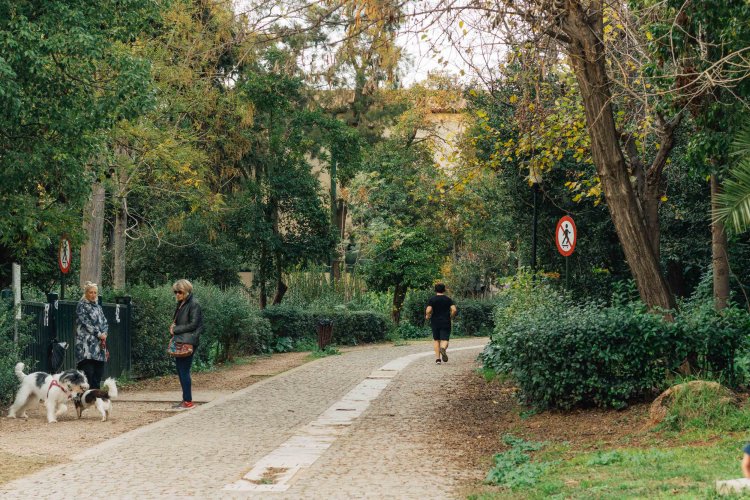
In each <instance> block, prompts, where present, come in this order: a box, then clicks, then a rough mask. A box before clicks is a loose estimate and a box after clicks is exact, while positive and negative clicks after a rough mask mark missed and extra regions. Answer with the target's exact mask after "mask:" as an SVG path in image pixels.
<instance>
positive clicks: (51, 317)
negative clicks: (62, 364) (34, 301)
mask: <svg viewBox="0 0 750 500" xmlns="http://www.w3.org/2000/svg"><path fill="white" fill-rule="evenodd" d="M57 299H58V295H57V294H56V293H55V292H49V293H48V294H47V304H46V305H45V306H44V330H43V331H44V334H43V335H42V338H44V339H45V340H46V342H45V343H43V344H42V345H41V346H40V347H41V348H42V352H43V353H45V354H47V356H46V358H45V359H44V360H41V359H40V360H39V363H43V364H44V366H46V367H47V370H49V371H50V373H51V372H52V371H53V370H54V368H55V367H53V366H50V359H49V348H50V342H51V341H52V339H57V307H58V303H57Z"/></svg>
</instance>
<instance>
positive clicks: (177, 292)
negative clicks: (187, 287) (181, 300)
mask: <svg viewBox="0 0 750 500" xmlns="http://www.w3.org/2000/svg"><path fill="white" fill-rule="evenodd" d="M184 293H185V292H183V291H182V290H175V291H174V294H175V295H182V294H184Z"/></svg>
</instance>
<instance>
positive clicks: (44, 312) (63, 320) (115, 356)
mask: <svg viewBox="0 0 750 500" xmlns="http://www.w3.org/2000/svg"><path fill="white" fill-rule="evenodd" d="M47 299H48V300H47V303H42V302H27V301H22V302H21V311H22V312H23V314H24V316H27V317H31V318H32V319H31V321H32V325H33V326H34V327H35V328H33V329H32V336H33V340H32V342H31V344H30V345H29V346H28V347H27V349H26V352H25V354H26V355H27V356H29V357H30V358H32V359H33V360H34V361H36V362H37V363H36V367H35V368H36V369H37V370H43V371H49V370H50V369H51V367H50V366H49V365H48V360H47V357H48V352H49V346H50V342H51V341H52V340H53V339H55V338H56V339H57V341H58V342H67V343H68V350H67V352H66V353H65V362H64V364H63V370H66V369H68V368H75V366H76V359H75V340H76V334H75V322H76V306H77V305H78V302H74V301H70V300H57V294H49V296H48V297H47ZM101 306H102V309H103V310H104V316H105V317H106V318H107V323H108V324H109V332H108V335H107V348H108V349H109V355H110V356H109V361H108V362H107V363H106V364H105V365H104V375H103V376H104V377H119V376H121V375H123V374H125V373H129V372H130V370H131V364H132V362H131V355H130V353H131V338H132V307H133V306H132V304H131V301H130V297H117V299H116V300H115V303H114V304H109V303H104V304H102V305H101Z"/></svg>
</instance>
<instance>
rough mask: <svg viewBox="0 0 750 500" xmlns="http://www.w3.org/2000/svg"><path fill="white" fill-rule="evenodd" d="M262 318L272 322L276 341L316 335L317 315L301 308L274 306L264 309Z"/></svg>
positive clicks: (282, 305)
mask: <svg viewBox="0 0 750 500" xmlns="http://www.w3.org/2000/svg"><path fill="white" fill-rule="evenodd" d="M261 316H263V317H264V318H266V319H267V320H268V321H269V322H270V324H271V331H272V332H273V336H274V338H275V339H281V338H289V339H292V340H295V339H299V338H302V337H312V336H313V335H314V334H315V315H314V314H313V313H312V312H310V311H306V310H304V309H302V308H300V307H296V306H288V305H284V304H279V305H274V306H270V307H267V308H265V309H263V311H261Z"/></svg>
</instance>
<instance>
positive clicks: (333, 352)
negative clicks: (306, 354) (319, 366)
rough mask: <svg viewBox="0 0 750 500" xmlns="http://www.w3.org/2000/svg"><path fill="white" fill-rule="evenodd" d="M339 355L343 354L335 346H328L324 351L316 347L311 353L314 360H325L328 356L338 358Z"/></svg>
mask: <svg viewBox="0 0 750 500" xmlns="http://www.w3.org/2000/svg"><path fill="white" fill-rule="evenodd" d="M339 354H341V351H339V350H338V349H337V348H336V346H335V345H333V344H329V345H327V346H326V347H325V349H323V350H321V349H320V348H318V347H317V346H316V347H315V349H313V350H312V352H310V356H312V357H313V358H325V357H327V356H338V355H339Z"/></svg>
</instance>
